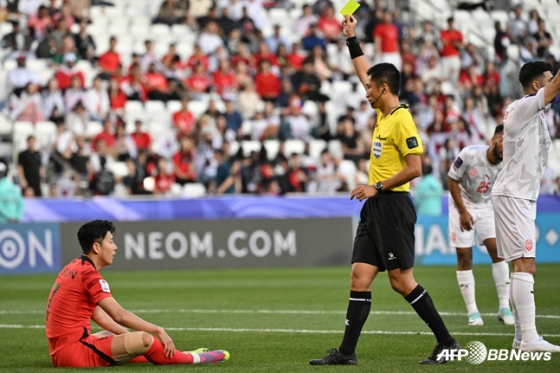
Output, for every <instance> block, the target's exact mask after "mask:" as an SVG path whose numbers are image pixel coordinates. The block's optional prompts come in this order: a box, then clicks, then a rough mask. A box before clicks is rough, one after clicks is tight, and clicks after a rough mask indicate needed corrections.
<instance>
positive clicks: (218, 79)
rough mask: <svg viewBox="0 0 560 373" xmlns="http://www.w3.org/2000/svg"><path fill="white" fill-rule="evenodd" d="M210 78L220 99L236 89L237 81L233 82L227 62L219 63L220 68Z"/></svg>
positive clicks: (233, 77)
mask: <svg viewBox="0 0 560 373" xmlns="http://www.w3.org/2000/svg"><path fill="white" fill-rule="evenodd" d="M265 45H266V44H265ZM212 78H213V81H214V86H215V87H216V91H217V92H218V94H219V95H220V96H222V97H224V96H225V95H228V94H229V93H230V92H233V91H235V90H236V89H237V81H236V80H235V75H233V72H232V71H231V68H230V62H229V60H221V61H220V67H219V69H218V71H216V72H215V73H214V76H213V77H212Z"/></svg>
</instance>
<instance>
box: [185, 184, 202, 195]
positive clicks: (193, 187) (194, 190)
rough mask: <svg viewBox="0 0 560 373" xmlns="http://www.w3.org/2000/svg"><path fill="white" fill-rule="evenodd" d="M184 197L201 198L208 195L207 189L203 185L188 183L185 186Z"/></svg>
mask: <svg viewBox="0 0 560 373" xmlns="http://www.w3.org/2000/svg"><path fill="white" fill-rule="evenodd" d="M182 195H183V197H186V198H200V197H204V196H205V195H206V187H205V186H204V184H201V183H188V184H185V185H183V194H182Z"/></svg>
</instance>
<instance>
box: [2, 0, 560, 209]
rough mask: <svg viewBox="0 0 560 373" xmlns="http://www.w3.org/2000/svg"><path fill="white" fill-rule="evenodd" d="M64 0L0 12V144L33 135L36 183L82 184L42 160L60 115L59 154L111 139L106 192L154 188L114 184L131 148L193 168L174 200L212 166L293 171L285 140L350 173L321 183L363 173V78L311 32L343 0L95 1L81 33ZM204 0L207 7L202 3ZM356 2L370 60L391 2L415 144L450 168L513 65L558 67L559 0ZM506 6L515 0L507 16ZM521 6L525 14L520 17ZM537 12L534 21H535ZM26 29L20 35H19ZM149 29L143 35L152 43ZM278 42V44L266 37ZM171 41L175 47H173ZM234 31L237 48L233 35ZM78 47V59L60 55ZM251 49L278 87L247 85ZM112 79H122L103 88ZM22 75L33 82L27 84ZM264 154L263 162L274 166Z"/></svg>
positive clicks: (498, 104)
mask: <svg viewBox="0 0 560 373" xmlns="http://www.w3.org/2000/svg"><path fill="white" fill-rule="evenodd" d="M64 1H68V2H72V0H64ZM62 2H63V1H62V0H60V1H57V2H55V7H54V8H52V7H50V2H46V1H45V4H44V5H45V6H46V7H47V8H48V12H47V15H46V16H45V17H43V18H39V16H37V14H38V10H39V9H38V8H37V10H36V11H35V12H32V13H31V14H21V15H20V14H18V13H16V12H13V13H10V14H8V17H7V19H6V20H5V21H4V22H2V23H0V39H1V44H0V46H1V51H0V53H1V55H2V58H1V61H2V66H1V70H0V107H2V108H3V112H2V115H0V139H2V142H1V143H0V150H1V151H0V156H2V157H4V158H7V160H8V161H9V162H13V163H17V156H18V154H19V152H21V151H22V150H24V149H25V148H26V138H27V136H29V135H30V134H34V135H35V136H36V137H37V138H38V144H39V147H40V151H41V153H42V155H43V160H44V165H45V166H46V168H47V170H48V172H47V178H46V180H43V182H44V183H45V185H53V184H56V183H58V182H60V181H61V180H62V179H64V182H66V183H67V182H68V180H67V178H71V180H75V182H76V183H82V184H83V181H84V180H83V178H84V177H85V179H86V180H91V179H93V178H94V177H95V173H94V171H92V170H91V168H87V170H86V175H79V174H80V171H79V170H78V169H77V168H76V163H75V162H74V161H73V159H72V157H68V158H64V163H63V171H60V170H58V171H56V168H53V167H49V166H50V164H51V163H52V162H53V161H52V156H49V154H51V153H52V152H55V151H57V150H56V143H57V141H58V140H57V139H58V135H57V133H56V126H55V125H54V123H53V122H56V121H57V120H60V118H62V120H65V121H66V122H67V123H74V124H75V123H83V125H81V126H78V127H76V126H74V125H73V126H70V125H68V127H69V128H68V131H71V132H72V133H71V136H72V138H73V140H72V141H70V142H69V144H68V146H69V148H68V149H69V151H70V154H77V150H78V149H77V146H76V141H77V140H78V139H79V138H81V137H82V136H83V137H84V138H85V139H86V148H87V149H86V150H85V154H86V158H87V157H90V156H92V155H94V153H95V152H96V151H97V150H96V149H98V147H97V142H98V141H99V139H100V138H103V139H104V140H105V142H106V145H107V147H108V153H107V154H106V155H103V158H106V159H107V165H108V167H109V170H110V171H111V172H113V174H114V176H115V178H116V182H117V186H118V190H119V191H120V192H119V193H117V194H118V195H123V194H124V195H126V194H127V193H128V192H127V191H130V190H140V192H141V193H142V194H143V195H146V194H150V193H152V192H154V191H155V189H152V187H153V188H157V182H156V183H146V184H147V185H148V187H149V188H148V189H151V190H146V189H144V188H128V189H127V188H124V186H127V185H128V186H129V184H130V183H131V182H135V183H138V184H141V185H144V183H143V181H141V180H140V181H138V180H136V181H134V180H131V177H130V175H129V170H128V167H127V166H126V163H125V161H126V159H127V158H128V157H131V154H136V156H135V157H133V161H134V162H135V165H136V168H137V171H138V174H140V175H142V177H143V178H150V177H151V178H154V179H155V180H157V179H158V168H157V167H156V164H157V163H158V159H160V158H162V157H163V158H168V160H169V162H168V165H169V168H170V173H171V175H172V177H173V178H175V179H176V180H182V179H183V178H184V174H185V173H186V174H189V175H192V178H191V179H189V183H186V184H184V185H177V186H173V187H172V188H169V190H168V191H167V192H166V193H167V194H169V195H176V196H183V197H186V198H197V197H201V196H204V195H207V194H212V193H214V191H215V190H216V189H217V187H218V186H217V185H215V184H216V174H217V170H218V169H220V170H221V172H224V170H226V171H225V172H230V173H231V176H232V177H234V178H235V179H236V180H238V181H239V182H238V183H235V185H236V187H237V188H238V189H236V190H235V192H236V193H260V192H261V191H262V190H263V189H262V188H264V186H265V185H269V183H268V182H267V179H270V178H281V177H283V175H284V173H285V172H288V174H289V173H290V172H292V170H291V169H288V170H282V167H280V166H279V164H280V163H281V162H282V161H283V160H288V161H289V162H290V161H291V160H290V157H291V155H292V154H293V153H298V154H301V155H303V156H304V157H305V162H304V166H305V172H306V173H307V174H308V176H309V180H312V179H313V176H314V174H315V172H316V170H317V167H318V165H319V162H320V158H321V152H322V151H323V150H324V149H327V150H328V152H329V155H330V157H331V158H330V162H332V165H333V167H332V169H333V170H334V171H333V175H332V178H335V174H334V173H339V174H342V175H344V176H345V177H346V181H345V182H344V183H342V184H341V186H339V188H338V189H337V190H332V191H331V192H337V191H339V192H347V191H348V190H349V189H351V188H352V187H353V186H355V185H356V183H357V182H358V181H359V180H363V176H364V175H363V173H361V171H360V170H359V169H360V167H359V162H358V163H354V162H356V160H355V159H352V157H346V156H345V154H344V149H345V148H346V147H348V146H351V144H352V143H353V142H355V141H363V143H364V145H365V149H366V151H365V152H364V155H363V159H365V160H366V161H367V159H368V157H369V148H370V146H371V134H372V131H373V127H374V126H375V112H374V111H373V110H372V109H370V108H369V107H367V105H366V106H365V108H364V109H363V110H362V109H360V105H359V102H360V101H361V100H363V99H364V98H365V96H364V90H363V89H362V88H361V87H359V86H358V87H357V89H356V90H354V89H353V82H355V76H353V70H352V69H351V62H350V59H349V56H348V54H347V51H346V49H345V47H344V48H343V49H342V52H341V50H339V49H338V47H337V43H336V42H337V40H326V39H325V38H324V37H323V35H324V34H325V33H328V32H329V29H328V28H329V27H333V26H332V25H330V26H328V23H327V22H325V21H324V19H323V15H324V13H325V10H326V8H327V7H330V6H332V7H334V9H335V11H336V12H335V13H337V11H338V9H340V8H341V7H342V6H343V5H344V3H345V2H346V1H344V0H335V1H328V0H319V1H312V0H291V1H288V0H277V1H266V2H264V1H260V0H257V1H240V3H242V4H243V5H244V6H246V7H247V15H246V16H243V14H241V13H239V11H238V9H236V8H233V7H232V6H231V5H230V3H229V2H228V1H222V0H218V1H215V2H204V1H203V2H192V1H190V2H189V1H183V0H176V1H175V2H174V6H175V9H174V11H173V12H172V13H173V14H174V15H173V17H171V18H169V17H168V16H167V15H166V14H169V12H168V10H167V9H164V8H165V4H164V3H165V2H160V1H153V0H113V1H111V2H106V3H112V5H111V6H109V5H104V6H98V5H94V6H91V7H90V8H89V9H87V11H86V12H85V13H84V15H83V18H84V19H85V20H86V21H87V32H86V36H87V37H86V38H80V37H79V29H80V24H79V21H80V19H78V18H79V17H77V16H76V15H74V16H72V17H67V18H64V21H66V26H64V22H62V21H61V11H60V7H61V5H62ZM94 3H95V2H94ZM212 3H213V4H214V6H213V7H207V6H206V5H207V4H212ZM360 3H361V5H362V6H361V7H360V9H358V12H357V14H356V17H357V18H358V20H359V24H358V36H359V37H360V39H361V40H362V41H364V52H365V54H366V56H367V57H368V58H369V59H370V61H371V62H372V63H374V62H377V61H379V58H380V54H379V53H380V50H378V46H376V45H374V43H373V32H374V30H375V27H376V26H377V25H379V24H380V23H381V22H383V21H382V19H383V15H384V14H385V13H390V14H391V15H392V23H393V24H394V25H395V26H396V27H397V28H398V31H399V43H400V49H399V50H400V53H401V58H402V61H403V69H402V85H401V92H400V98H401V101H403V102H407V103H409V104H410V109H411V111H412V113H413V116H414V119H415V121H416V123H417V127H418V129H419V132H420V133H421V136H422V138H423V140H424V142H425V149H426V153H427V154H426V157H429V158H431V161H432V163H433V164H434V168H435V174H437V175H438V177H439V178H445V174H446V172H447V170H446V164H445V162H444V160H445V157H446V156H449V154H451V155H452V154H454V153H456V152H457V151H458V150H460V149H461V147H463V146H466V145H469V144H475V143H484V142H485V141H486V140H487V137H488V134H489V133H491V132H492V129H493V127H494V126H495V125H496V124H498V123H501V121H502V119H501V118H502V117H501V115H502V112H503V109H504V107H505V106H506V105H507V104H508V103H509V102H511V100H514V99H516V98H518V97H519V95H520V89H519V87H518V84H517V83H516V74H517V71H518V68H519V66H520V65H521V64H523V63H524V62H527V61H532V60H545V61H548V62H551V63H552V64H553V65H554V68H555V69H558V67H559V62H558V60H559V59H560V26H559V25H560V4H559V3H558V2H557V1H556V0H529V1H523V2H519V1H514V0H502V1H499V0H496V1H491V2H482V4H484V6H483V7H482V6H475V5H476V4H477V3H480V2H472V1H457V0H455V1H444V0H365V1H360ZM473 4H474V5H473ZM304 5H309V6H311V8H312V13H311V14H307V15H306V14H304V12H303V6H304ZM517 5H521V6H522V7H521V8H520V9H521V13H520V18H519V19H516V13H515V12H516V10H515V7H516V6H517ZM6 11H7V10H6ZM533 11H534V12H536V14H537V17H533V18H531V17H530V14H533V13H534V12H533ZM166 17H167V18H166ZM449 17H453V18H454V25H455V27H456V28H457V30H459V31H460V32H461V34H462V36H463V44H464V45H463V47H462V48H460V50H459V52H460V60H461V71H460V73H459V75H458V76H456V77H450V76H444V75H443V74H442V68H441V66H442V63H443V58H442V56H441V52H442V50H441V47H442V45H441V37H440V32H441V31H443V30H446V29H447V27H448V25H447V20H448V18H449ZM339 18H340V17H339ZM539 19H542V20H543V21H544V30H542V31H540V32H539V30H538V20H539ZM61 23H62V25H61ZM312 24H316V25H317V28H318V35H317V36H316V37H314V36H310V34H309V33H310V26H311V25H312ZM213 25H214V26H215V27H214V26H213ZM275 25H281V29H280V36H279V38H277V37H276V36H275V35H274V26H275ZM15 26H19V28H18V29H19V32H18V34H17V35H15V34H14V33H13V30H14V27H15ZM216 30H217V31H216ZM216 32H217V33H216ZM516 33H521V34H520V35H521V36H520V35H518V34H516ZM112 36H114V37H115V38H116V46H115V49H114V51H113V52H109V53H107V54H106V52H107V51H111V44H110V38H111V37H112ZM88 37H89V38H90V39H91V41H88V40H90V39H88ZM341 38H342V35H341ZM26 40H28V41H29V43H24V42H23V41H26ZM341 40H342V39H341ZM146 41H151V47H147V44H146ZM310 41H312V42H317V43H318V45H320V46H323V45H324V49H322V47H319V49H320V50H319V51H318V52H311V48H310V47H309V42H310ZM199 43H200V44H201V46H203V47H204V49H205V50H209V51H211V52H210V53H208V54H206V55H204V54H196V53H195V49H196V47H195V45H196V44H199ZM280 43H285V44H283V47H280V48H278V50H273V49H274V48H276V47H277V45H278V44H280ZM171 44H174V48H175V49H174V51H173V50H171V52H170V45H171ZM241 44H243V45H244V46H245V48H240V47H239V45H241ZM292 48H297V50H294V51H292ZM267 49H268V50H269V51H267ZM242 50H246V51H248V53H242V52H240V51H242ZM102 56H103V58H101V57H102ZM74 59H76V62H74V63H70V62H69V63H68V64H67V63H66V61H70V60H74ZM262 60H268V61H269V62H270V64H271V66H272V68H271V71H272V74H273V75H275V76H276V77H278V79H279V82H280V83H279V86H278V85H277V84H276V83H274V79H269V80H268V81H266V85H268V86H267V87H266V89H267V91H268V90H269V89H270V90H272V91H273V92H275V93H274V94H273V95H267V96H266V97H264V96H263V97H260V96H259V94H258V93H257V92H263V86H261V85H258V86H256V83H255V75H256V74H257V73H258V72H259V69H260V61H262ZM304 60H309V61H310V62H311V63H312V64H313V69H312V71H305V70H304V69H302V67H301V66H302V62H303V61H304ZM21 61H23V62H21ZM407 64H408V66H407ZM197 65H201V66H202V67H203V69H202V74H201V75H196V74H194V69H195V67H196V66H197ZM220 65H222V66H223V70H220V68H219V67H220ZM348 67H350V68H349V69H348ZM555 71H556V70H555ZM57 73H59V74H58V75H57ZM63 75H64V76H66V77H68V82H70V81H71V79H72V77H73V76H77V77H78V78H79V82H81V79H83V86H82V87H80V86H76V87H72V88H68V89H66V90H65V91H62V90H60V89H58V88H57V89H54V90H53V91H52V92H49V90H48V89H47V85H48V83H49V80H50V79H51V78H52V77H53V76H57V80H59V84H60V83H64V82H63V81H61V80H60V79H59V77H60V76H63ZM82 76H83V78H81V77H82ZM96 76H100V77H101V78H102V79H103V83H102V86H103V90H107V92H108V94H107V97H108V105H109V109H108V118H109V120H110V121H111V130H110V131H111V132H110V133H109V134H108V135H106V134H105V132H104V131H103V125H102V120H103V119H105V118H99V117H96V116H95V115H93V112H94V111H95V110H96V109H95V108H99V107H101V106H102V105H104V104H103V102H104V101H103V100H104V98H103V96H105V95H104V94H101V93H99V92H96V91H94V90H92V89H91V87H92V82H93V79H94V78H95V77H96ZM35 77H36V78H35ZM34 79H36V80H34ZM112 79H114V80H116V81H117V83H118V84H117V85H118V89H117V88H115V90H113V91H110V90H109V86H110V84H111V83H110V82H111V80H112ZM455 81H456V82H457V83H454V82H455ZM29 82H32V83H31V84H35V85H37V87H38V88H39V90H40V91H39V92H34V91H33V89H28V88H27V85H28V83H29ZM259 82H262V81H261V80H259ZM259 84H265V83H259ZM183 97H188V98H189V101H188V104H187V108H188V112H189V113H183V114H181V115H179V116H178V117H177V119H174V115H175V114H176V113H178V112H180V111H181V107H182V104H181V99H182V98H183ZM471 98H472V100H473V101H474V104H473V105H474V107H472V108H467V107H466V102H467V101H468V100H467V99H471ZM265 100H267V101H270V102H272V103H273V108H272V110H271V111H270V110H268V111H267V109H266V108H265V107H266V105H265ZM77 102H82V103H83V104H84V106H85V111H80V108H76V107H75V105H76V103H77ZM226 102H231V103H232V104H233V105H232V106H233V108H232V109H231V110H230V109H227V110H226V107H227V105H226ZM349 106H352V109H349ZM559 112H560V108H559V107H558V106H555V107H553V109H552V110H550V111H549V113H548V115H547V121H548V123H549V129H550V133H551V134H552V135H553V136H554V137H557V136H559V134H560V131H558V127H559V126H560V114H559ZM348 117H349V118H350V119H351V120H352V122H353V123H354V126H355V129H356V131H355V132H356V139H350V140H349V139H348V138H345V137H343V136H342V126H341V123H342V122H343V120H344V119H345V118H348ZM136 120H141V121H142V128H143V131H145V133H137V132H136V127H135V121H136ZM119 125H124V126H125V132H126V136H125V137H124V139H118V140H115V139H114V137H112V135H111V133H112V132H114V131H115V129H116V127H117V126H119ZM76 128H77V129H76ZM183 136H188V137H189V138H191V139H192V140H193V141H192V143H193V146H192V148H190V149H188V150H186V151H183V152H180V151H179V143H180V139H181V137H183ZM449 138H453V139H454V140H455V142H456V149H447V148H445V147H444V144H445V143H446V140H447V139H449ZM558 141H560V140H556V141H555V143H554V146H553V147H552V149H551V155H550V167H551V168H552V169H553V170H554V171H555V176H554V178H555V179H556V183H557V184H560V176H557V175H560V158H559V157H560V156H559V154H560V150H559V148H560V146H559V145H558ZM213 149H222V150H223V151H224V153H225V154H226V157H225V160H224V161H222V164H218V163H217V161H216V159H215V157H214V155H213ZM255 153H256V155H255V156H252V154H255ZM268 164H272V166H273V167H274V168H273V172H272V173H271V172H269V170H268V168H267V167H268V166H267V165H268ZM82 171H83V170H82ZM193 183H195V184H193ZM150 184H153V185H150ZM331 184H333V185H338V184H336V183H331ZM195 185H196V186H195ZM249 185H251V186H250V187H249ZM254 185H256V187H254ZM279 185H281V186H282V187H279V189H278V190H277V191H276V193H278V194H284V193H290V192H295V191H298V192H299V190H297V188H296V187H295V186H293V185H289V183H288V184H286V183H279ZM413 187H414V185H413ZM202 189H204V190H202ZM311 189H312V188H311ZM53 190H56V189H55V188H53ZM305 190H306V189H305V188H304V191H305ZM267 192H270V191H267ZM75 193H76V195H78V194H81V195H85V196H88V195H91V194H92V193H93V191H88V190H87V189H84V188H75ZM51 197H61V196H58V195H52V196H51ZM65 197H68V195H65Z"/></svg>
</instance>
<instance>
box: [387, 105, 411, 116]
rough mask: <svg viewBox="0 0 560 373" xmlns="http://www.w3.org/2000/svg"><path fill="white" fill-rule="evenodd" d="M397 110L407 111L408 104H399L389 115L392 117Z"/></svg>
mask: <svg viewBox="0 0 560 373" xmlns="http://www.w3.org/2000/svg"><path fill="white" fill-rule="evenodd" d="M399 109H408V104H400V105H399V106H397V107H396V108H395V109H394V110H393V111H392V112H391V113H390V114H389V115H393V113H394V112H395V111H397V110H399Z"/></svg>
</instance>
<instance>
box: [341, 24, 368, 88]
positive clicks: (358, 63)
mask: <svg viewBox="0 0 560 373" xmlns="http://www.w3.org/2000/svg"><path fill="white" fill-rule="evenodd" d="M357 23H358V21H356V18H354V17H353V16H351V15H345V16H344V19H343V20H342V32H343V33H344V36H346V42H347V43H350V44H357V47H356V46H351V47H350V50H352V48H360V47H359V45H360V44H359V43H360V42H359V40H358V39H357V38H356V33H355V30H356V25H357ZM360 49H361V48H360ZM350 57H352V53H350ZM352 64H353V65H354V70H356V73H357V74H358V78H360V81H361V82H362V84H363V85H364V87H365V86H366V84H367V83H368V82H369V78H368V75H367V71H368V69H369V62H368V60H367V58H366V56H364V54H363V52H362V54H361V55H360V56H357V57H354V58H352Z"/></svg>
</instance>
